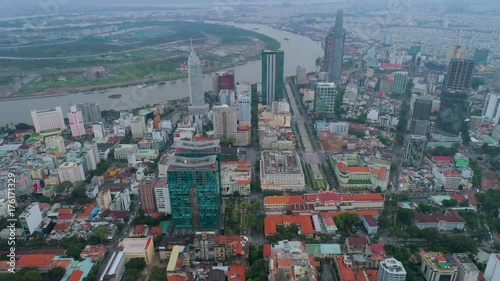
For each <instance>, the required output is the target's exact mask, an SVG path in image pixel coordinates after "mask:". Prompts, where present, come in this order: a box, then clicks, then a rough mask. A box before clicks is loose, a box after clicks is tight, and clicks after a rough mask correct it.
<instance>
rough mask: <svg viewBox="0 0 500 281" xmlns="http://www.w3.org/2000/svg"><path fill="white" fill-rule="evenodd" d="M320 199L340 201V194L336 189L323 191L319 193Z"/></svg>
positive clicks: (323, 201) (321, 200)
mask: <svg viewBox="0 0 500 281" xmlns="http://www.w3.org/2000/svg"><path fill="white" fill-rule="evenodd" d="M318 199H319V201H320V202H321V203H323V204H324V203H328V202H340V195H339V194H338V193H337V192H336V191H335V190H333V191H323V190H320V191H319V193H318Z"/></svg>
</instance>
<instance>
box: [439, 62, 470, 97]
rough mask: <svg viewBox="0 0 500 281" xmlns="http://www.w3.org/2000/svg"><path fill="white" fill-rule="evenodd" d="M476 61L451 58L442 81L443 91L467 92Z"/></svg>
mask: <svg viewBox="0 0 500 281" xmlns="http://www.w3.org/2000/svg"><path fill="white" fill-rule="evenodd" d="M475 66H476V63H475V62H474V61H473V60H463V59H458V58H452V59H451V60H450V63H449V64H448V68H447V70H446V75H445V78H444V82H443V92H444V91H447V92H449V91H454V90H456V91H463V92H469V91H470V89H471V86H472V75H473V73H474V67H475Z"/></svg>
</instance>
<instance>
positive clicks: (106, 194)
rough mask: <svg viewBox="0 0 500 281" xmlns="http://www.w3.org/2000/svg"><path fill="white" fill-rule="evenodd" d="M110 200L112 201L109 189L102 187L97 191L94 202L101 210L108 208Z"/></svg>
mask: <svg viewBox="0 0 500 281" xmlns="http://www.w3.org/2000/svg"><path fill="white" fill-rule="evenodd" d="M111 202H112V199H111V191H110V190H109V188H104V189H102V190H101V191H99V193H98V194H97V197H96V203H97V207H98V208H99V209H100V210H103V211H106V210H109V207H110V206H111Z"/></svg>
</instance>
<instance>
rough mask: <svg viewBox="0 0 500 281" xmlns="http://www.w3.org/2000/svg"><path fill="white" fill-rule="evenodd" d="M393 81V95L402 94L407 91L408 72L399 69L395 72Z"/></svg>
mask: <svg viewBox="0 0 500 281" xmlns="http://www.w3.org/2000/svg"><path fill="white" fill-rule="evenodd" d="M393 77H394V79H393V82H392V95H393V96H402V95H404V94H405V92H406V84H407V83H408V72H405V71H398V72H395V73H394V76H393Z"/></svg>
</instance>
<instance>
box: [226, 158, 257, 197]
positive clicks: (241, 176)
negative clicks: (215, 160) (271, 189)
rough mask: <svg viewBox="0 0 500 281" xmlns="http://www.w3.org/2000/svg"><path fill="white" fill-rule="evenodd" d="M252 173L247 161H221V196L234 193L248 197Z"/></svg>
mask: <svg viewBox="0 0 500 281" xmlns="http://www.w3.org/2000/svg"><path fill="white" fill-rule="evenodd" d="M251 180H252V172H251V167H250V162H248V161H222V162H221V186H222V195H225V196H228V195H232V194H234V193H235V192H238V193H239V194H240V195H244V196H246V195H249V194H250V192H251V190H250V182H251Z"/></svg>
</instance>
